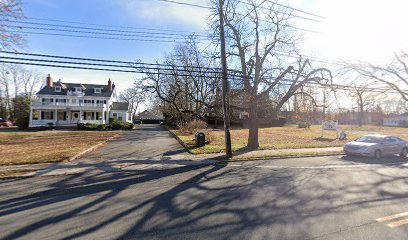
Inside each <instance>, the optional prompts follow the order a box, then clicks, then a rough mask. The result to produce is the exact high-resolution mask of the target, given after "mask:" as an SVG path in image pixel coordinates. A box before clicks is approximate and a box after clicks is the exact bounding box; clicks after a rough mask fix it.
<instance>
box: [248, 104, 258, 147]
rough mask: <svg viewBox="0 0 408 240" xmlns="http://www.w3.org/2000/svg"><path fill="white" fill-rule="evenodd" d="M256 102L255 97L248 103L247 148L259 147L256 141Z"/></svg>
mask: <svg viewBox="0 0 408 240" xmlns="http://www.w3.org/2000/svg"><path fill="white" fill-rule="evenodd" d="M257 113H258V104H257V100H256V98H254V99H252V101H251V103H250V105H249V135H248V145H247V149H248V150H256V149H258V148H259V142H258V114H257Z"/></svg>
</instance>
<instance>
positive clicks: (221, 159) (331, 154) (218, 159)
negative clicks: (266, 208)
mask: <svg viewBox="0 0 408 240" xmlns="http://www.w3.org/2000/svg"><path fill="white" fill-rule="evenodd" d="M342 155H344V153H328V154H299V155H283V156H264V157H253V158H239V159H223V158H214V159H213V160H217V161H219V162H248V161H259V160H265V161H267V160H273V159H289V158H306V157H307V158H311V157H330V156H342Z"/></svg>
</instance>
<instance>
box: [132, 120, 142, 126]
mask: <svg viewBox="0 0 408 240" xmlns="http://www.w3.org/2000/svg"><path fill="white" fill-rule="evenodd" d="M133 124H138V125H140V124H142V121H141V120H133Z"/></svg>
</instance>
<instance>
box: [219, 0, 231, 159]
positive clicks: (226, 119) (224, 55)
mask: <svg viewBox="0 0 408 240" xmlns="http://www.w3.org/2000/svg"><path fill="white" fill-rule="evenodd" d="M224 1H225V0H219V2H218V12H219V17H220V41H221V65H222V108H223V113H224V134H225V153H226V154H227V157H228V158H231V157H232V149H231V133H230V116H229V108H228V100H227V97H228V92H229V91H228V90H229V89H228V88H229V86H228V69H227V53H226V51H225V33H224Z"/></svg>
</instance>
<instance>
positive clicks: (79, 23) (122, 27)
mask: <svg viewBox="0 0 408 240" xmlns="http://www.w3.org/2000/svg"><path fill="white" fill-rule="evenodd" d="M27 19H32V20H38V21H44V22H60V23H70V24H77V25H84V26H97V27H109V28H121V29H135V30H151V31H161V32H180V33H182V32H184V33H189V32H191V31H186V30H174V29H159V28H143V27H131V26H120V25H108V24H96V23H85V22H77V21H66V20H60V19H52V18H36V17H28V18H27Z"/></svg>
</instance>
